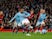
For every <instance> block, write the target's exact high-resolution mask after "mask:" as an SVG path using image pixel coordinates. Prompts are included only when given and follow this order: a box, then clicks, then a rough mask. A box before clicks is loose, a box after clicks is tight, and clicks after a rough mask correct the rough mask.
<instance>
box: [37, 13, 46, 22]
mask: <svg viewBox="0 0 52 39" xmlns="http://www.w3.org/2000/svg"><path fill="white" fill-rule="evenodd" d="M45 19H46V14H45V13H44V14H40V17H39V19H38V21H39V22H42V21H44V20H45Z"/></svg>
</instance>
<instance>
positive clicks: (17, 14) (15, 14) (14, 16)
mask: <svg viewBox="0 0 52 39" xmlns="http://www.w3.org/2000/svg"><path fill="white" fill-rule="evenodd" d="M17 15H18V13H17V14H15V16H14V17H13V18H12V19H11V20H10V21H9V22H12V21H13V20H14V19H15V18H16V17H17Z"/></svg>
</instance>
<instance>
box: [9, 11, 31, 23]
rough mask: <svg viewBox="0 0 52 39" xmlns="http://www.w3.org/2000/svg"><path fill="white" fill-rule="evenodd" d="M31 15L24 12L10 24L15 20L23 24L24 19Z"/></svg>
mask: <svg viewBox="0 0 52 39" xmlns="http://www.w3.org/2000/svg"><path fill="white" fill-rule="evenodd" d="M29 16H30V14H29V13H28V12H26V11H24V12H22V13H21V12H18V13H17V14H16V15H15V16H14V17H13V18H12V19H11V20H10V22H12V21H13V20H14V19H15V20H16V22H17V23H21V22H22V21H23V20H24V19H26V18H27V17H29Z"/></svg>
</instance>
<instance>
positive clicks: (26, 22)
mask: <svg viewBox="0 0 52 39" xmlns="http://www.w3.org/2000/svg"><path fill="white" fill-rule="evenodd" d="M29 23H30V21H29V20H28V19H24V20H23V21H22V25H24V24H29Z"/></svg>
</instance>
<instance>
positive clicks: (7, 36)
mask: <svg viewBox="0 0 52 39" xmlns="http://www.w3.org/2000/svg"><path fill="white" fill-rule="evenodd" d="M30 34H31V36H26V34H23V33H22V32H18V33H17V34H16V33H12V32H0V39H52V32H49V33H46V34H40V33H37V34H35V33H30Z"/></svg>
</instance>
